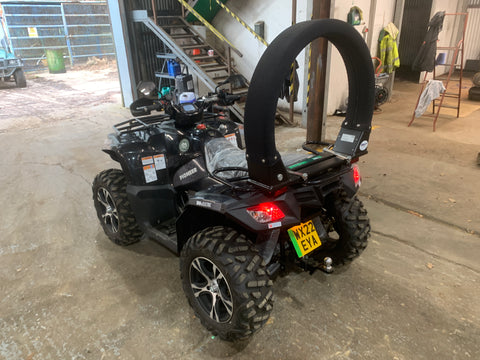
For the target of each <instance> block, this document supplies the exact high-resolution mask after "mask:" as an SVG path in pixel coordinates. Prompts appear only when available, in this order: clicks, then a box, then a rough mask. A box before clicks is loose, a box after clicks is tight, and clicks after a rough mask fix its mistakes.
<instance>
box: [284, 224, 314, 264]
mask: <svg viewBox="0 0 480 360" xmlns="http://www.w3.org/2000/svg"><path fill="white" fill-rule="evenodd" d="M288 235H289V236H290V240H292V243H293V246H294V247H295V250H296V251H297V255H298V257H299V258H301V257H303V256H304V255H306V254H308V253H309V252H311V251H313V250H315V249H316V248H318V247H319V246H320V245H322V242H321V241H320V237H319V236H318V233H317V230H316V229H315V226H314V225H313V221H312V220H310V221H307V222H305V223H301V224H300V225H297V226H294V227H292V228H290V229H288Z"/></svg>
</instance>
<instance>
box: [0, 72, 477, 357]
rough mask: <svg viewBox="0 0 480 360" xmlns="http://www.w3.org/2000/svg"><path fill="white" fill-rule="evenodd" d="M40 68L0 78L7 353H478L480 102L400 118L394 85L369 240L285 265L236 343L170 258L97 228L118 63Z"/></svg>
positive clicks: (377, 140)
mask: <svg viewBox="0 0 480 360" xmlns="http://www.w3.org/2000/svg"><path fill="white" fill-rule="evenodd" d="M35 77H36V78H35V79H30V81H29V86H28V87H27V88H26V89H15V88H13V87H12V86H9V85H8V84H2V83H0V95H1V96H0V149H1V153H2V157H1V161H0V183H1V184H2V187H1V188H0V198H1V199H2V208H1V210H0V294H1V297H0V359H8V360H10V359H12V360H13V359H15V360H16V359H29V360H32V359H35V360H37V359H217V358H231V359H252V358H255V357H259V358H262V359H266V360H267V359H284V360H285V359H479V358H480V341H479V339H480V302H479V300H478V299H479V298H480V289H479V281H480V276H479V274H480V263H479V261H478V259H479V258H480V236H479V233H480V222H479V218H480V206H478V203H477V201H478V199H480V187H479V186H478V184H477V181H478V177H479V171H480V167H478V166H477V165H476V157H477V153H478V152H479V151H480V136H479V135H480V124H479V123H478V120H479V119H480V110H479V108H480V106H479V105H480V104H478V103H473V102H468V101H465V102H464V103H463V104H462V107H463V109H462V116H461V118H460V119H455V118H454V117H452V116H448V115H446V116H442V117H441V118H440V120H439V121H438V124H437V131H436V132H435V133H433V132H432V130H431V123H432V122H431V119H428V118H421V119H417V120H416V121H415V122H414V124H413V125H412V127H410V128H407V127H406V125H407V123H408V121H409V120H410V116H411V113H412V111H413V107H414V104H415V100H416V95H417V91H418V85H416V84H411V83H403V82H398V83H397V86H396V89H395V93H394V95H393V97H392V101H391V102H390V103H388V104H385V105H384V106H383V107H382V109H383V112H382V113H380V114H377V115H375V117H374V122H373V125H374V130H373V132H372V136H371V141H370V143H371V145H370V148H369V150H370V153H369V154H368V155H367V156H365V157H363V158H362V159H361V169H362V170H363V186H362V188H361V198H362V200H363V201H364V203H365V206H366V208H367V210H368V211H369V215H370V218H371V223H372V237H371V239H370V243H369V247H368V248H367V250H366V251H365V252H364V253H363V254H362V256H361V257H360V258H359V259H358V260H357V261H355V262H354V263H353V264H352V265H351V266H349V267H348V268H346V269H341V270H339V271H337V272H335V273H334V274H332V275H326V274H323V273H321V272H316V273H314V274H313V275H309V274H307V273H304V272H301V271H299V272H292V273H290V274H288V275H287V276H284V277H280V278H279V279H278V280H277V281H276V282H275V285H274V291H275V294H276V301H275V304H274V310H273V313H272V317H271V319H270V320H269V322H268V323H267V325H266V326H265V327H264V329H263V330H261V331H260V332H259V333H257V334H256V335H255V336H254V337H252V338H251V339H250V340H249V341H246V342H242V343H233V344H232V343H226V342H223V341H221V340H219V339H217V338H214V337H212V336H211V335H210V334H209V333H208V332H207V331H206V330H205V329H204V328H203V327H202V326H201V324H200V322H199V321H198V319H196V318H195V317H194V315H193V312H192V310H191V309H190V308H189V306H188V304H187V301H186V298H185V297H184V295H183V291H182V289H181V284H180V281H179V269H178V258H177V257H175V256H174V255H172V254H171V253H169V252H168V251H167V250H165V249H163V248H162V247H160V246H159V245H157V244H155V243H153V242H151V241H148V240H142V241H141V242H140V243H138V244H136V245H133V246H130V247H127V248H122V247H118V246H115V245H114V244H112V243H111V242H110V241H109V240H108V239H107V237H106V236H105V235H104V234H103V232H102V230H101V228H100V226H99V224H98V221H97V218H96V215H95V211H94V208H93V203H92V195H91V181H92V180H93V178H94V176H95V174H96V173H97V172H99V171H101V170H103V169H105V168H109V167H113V166H114V164H113V163H112V162H111V161H110V160H109V158H108V156H107V155H105V154H103V153H102V152H101V151H100V148H101V147H102V144H103V141H104V139H105V137H106V135H107V133H108V132H110V128H111V125H112V124H114V123H116V122H119V121H121V120H123V119H126V118H128V117H129V114H128V111H126V110H125V109H122V108H121V107H120V105H119V99H120V97H119V89H118V82H117V80H116V73H115V71H114V70H112V69H109V68H106V69H100V70H96V71H90V72H86V71H75V72H73V71H72V72H68V73H66V74H58V75H49V74H40V75H37V76H35ZM445 114H448V110H446V111H445ZM339 123H340V119H338V118H332V119H331V120H330V121H329V136H334V135H335V128H336V127H338V124H339ZM277 134H278V138H279V147H281V148H282V149H288V150H295V149H296V148H299V147H300V145H301V143H302V141H303V140H304V130H302V129H299V128H293V129H292V128H279V129H278V131H277Z"/></svg>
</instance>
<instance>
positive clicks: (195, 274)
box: [190, 257, 233, 323]
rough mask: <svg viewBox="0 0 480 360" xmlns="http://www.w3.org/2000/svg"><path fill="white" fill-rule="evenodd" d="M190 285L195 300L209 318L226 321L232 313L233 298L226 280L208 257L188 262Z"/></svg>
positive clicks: (219, 321) (220, 321) (221, 321)
mask: <svg viewBox="0 0 480 360" xmlns="http://www.w3.org/2000/svg"><path fill="white" fill-rule="evenodd" d="M190 286H191V287H192V291H193V295H194V297H195V300H196V301H197V303H198V304H199V305H200V307H201V308H202V309H203V310H204V311H205V312H206V313H207V314H208V316H209V317H210V319H212V320H214V321H216V322H218V323H225V322H228V321H229V320H230V319H231V318H232V315H233V299H232V294H231V292H230V286H229V285H228V281H227V279H226V278H225V276H224V275H223V273H222V272H221V270H220V269H219V268H218V267H217V266H216V265H215V264H214V263H213V262H212V261H210V260H209V259H207V258H204V257H197V258H195V259H193V260H192V262H191V263H190Z"/></svg>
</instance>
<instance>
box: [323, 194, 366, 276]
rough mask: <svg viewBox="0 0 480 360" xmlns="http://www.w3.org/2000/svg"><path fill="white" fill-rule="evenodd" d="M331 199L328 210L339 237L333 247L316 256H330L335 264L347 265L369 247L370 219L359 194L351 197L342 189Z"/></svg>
mask: <svg viewBox="0 0 480 360" xmlns="http://www.w3.org/2000/svg"><path fill="white" fill-rule="evenodd" d="M330 200H331V201H330V203H329V206H328V207H327V211H328V214H329V217H330V220H331V222H332V227H333V229H331V230H334V231H335V232H336V235H337V239H336V240H335V241H334V242H333V244H334V245H333V247H330V248H328V249H325V250H324V251H320V252H319V253H318V254H317V255H316V256H317V257H318V258H319V259H323V257H325V256H329V257H331V258H332V260H333V264H334V265H337V266H338V265H346V264H348V263H350V262H351V261H352V260H354V259H355V258H357V257H358V256H359V255H360V254H361V253H362V252H363V250H365V248H366V247H367V244H368V237H369V236H370V219H369V218H368V215H367V210H365V208H364V207H363V204H362V202H361V201H360V200H359V199H358V198H357V196H353V197H352V198H349V197H348V196H347V194H346V193H345V192H344V191H341V192H338V193H337V194H335V195H334V197H333V198H332V199H330Z"/></svg>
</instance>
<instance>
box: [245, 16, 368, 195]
mask: <svg viewBox="0 0 480 360" xmlns="http://www.w3.org/2000/svg"><path fill="white" fill-rule="evenodd" d="M319 37H324V38H326V39H327V40H329V41H330V42H332V43H333V44H334V45H335V47H336V48H337V49H338V51H339V52H340V54H341V55H342V58H343V61H344V63H345V67H346V69H347V74H348V91H349V96H348V108H347V114H346V118H345V121H344V122H343V124H342V129H341V130H340V133H339V136H338V138H337V141H336V143H335V147H334V150H335V151H337V152H340V153H342V154H344V155H347V156H351V157H356V156H359V155H362V154H363V153H366V148H367V146H368V137H369V135H370V127H371V121H372V114H373V107H374V89H375V78H374V73H373V65H372V60H371V56H370V52H369V50H368V48H367V46H366V44H365V41H364V40H363V38H362V36H361V35H360V34H359V33H358V32H357V31H356V30H355V29H354V28H353V26H351V25H349V24H347V23H346V22H343V21H340V20H335V19H322V20H312V21H306V22H302V23H298V24H296V25H293V26H292V27H290V28H288V29H286V30H285V31H283V32H282V33H281V34H280V35H278V37H277V38H276V39H275V40H274V41H273V42H272V43H271V44H270V46H269V47H268V48H267V49H266V50H265V53H264V54H263V56H262V57H261V59H260V61H259V62H258V64H257V67H256V68H255V72H254V74H253V77H252V81H251V83H250V87H249V90H248V95H247V102H246V105H245V142H246V147H247V161H248V170H249V174H250V178H251V179H252V180H253V181H254V182H257V183H260V184H263V185H264V186H266V187H268V188H277V187H280V186H281V185H282V184H283V183H285V182H286V181H287V180H288V174H287V172H286V169H285V166H284V165H283V162H282V160H281V158H280V155H279V153H278V151H277V149H276V147H275V112H276V108H277V102H278V95H279V93H280V89H281V86H282V83H283V81H284V79H285V77H286V76H288V73H289V71H290V65H291V64H292V62H293V61H294V59H295V58H296V57H297V55H298V54H299V53H300V51H301V50H302V49H303V48H304V47H305V46H306V45H308V44H309V43H310V42H311V41H313V40H315V39H317V38H319ZM312 63H314V61H312ZM332 76H333V77H334V76H335V74H333V75H332ZM310 91H315V89H311V90H310ZM318 121H321V119H318Z"/></svg>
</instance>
